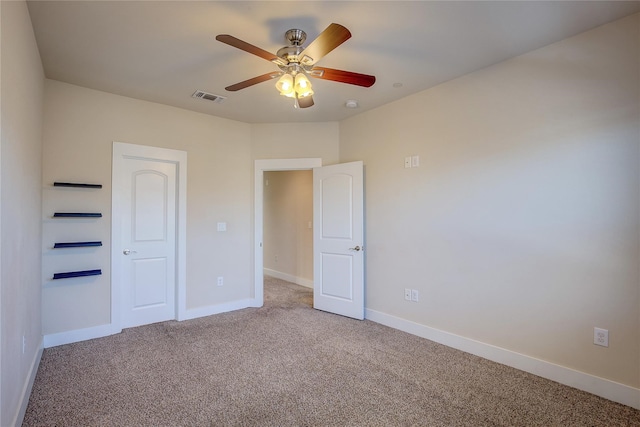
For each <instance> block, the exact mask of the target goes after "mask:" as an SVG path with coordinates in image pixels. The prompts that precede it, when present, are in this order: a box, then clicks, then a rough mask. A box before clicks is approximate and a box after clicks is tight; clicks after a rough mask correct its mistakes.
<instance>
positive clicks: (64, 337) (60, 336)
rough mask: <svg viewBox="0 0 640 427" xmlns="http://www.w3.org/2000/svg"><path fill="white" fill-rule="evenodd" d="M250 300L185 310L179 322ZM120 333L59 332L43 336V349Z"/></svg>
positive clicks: (102, 329) (103, 329)
mask: <svg viewBox="0 0 640 427" xmlns="http://www.w3.org/2000/svg"><path fill="white" fill-rule="evenodd" d="M252 302H253V301H252V300H250V299H244V300H239V301H233V302H229V303H224V304H216V305H211V306H206V307H199V308H192V309H188V310H185V312H184V314H183V315H182V316H181V318H180V319H178V320H179V321H182V320H189V319H196V318H198V317H204V316H211V315H212V314H219V313H226V312H227V311H233V310H240V309H242V308H247V307H251V306H252V305H251V304H252ZM120 332H122V329H119V328H116V327H115V325H112V324H106V325H100V326H94V327H91V328H85V329H77V330H73V331H66V332H59V333H57V334H49V335H45V336H44V348H49V347H56V346H59V345H64V344H71V343H74V342H80V341H86V340H91V339H94V338H102V337H106V336H109V335H114V334H118V333H120Z"/></svg>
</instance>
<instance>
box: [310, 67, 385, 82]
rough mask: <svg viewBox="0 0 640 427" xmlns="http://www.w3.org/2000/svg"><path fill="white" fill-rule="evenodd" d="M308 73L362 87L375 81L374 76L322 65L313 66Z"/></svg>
mask: <svg viewBox="0 0 640 427" xmlns="http://www.w3.org/2000/svg"><path fill="white" fill-rule="evenodd" d="M309 75H310V76H311V77H315V78H317V79H324V80H332V81H334V82H340V83H347V84H350V85H357V86H364V87H371V86H373V84H374V83H375V82H376V77H375V76H370V75H368V74H360V73H353V72H351V71H344V70H335V69H333V68H324V67H313V68H312V69H311V72H310V73H309Z"/></svg>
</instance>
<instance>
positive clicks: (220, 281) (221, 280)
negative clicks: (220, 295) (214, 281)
mask: <svg viewBox="0 0 640 427" xmlns="http://www.w3.org/2000/svg"><path fill="white" fill-rule="evenodd" d="M222 285H224V277H222V276H218V286H222Z"/></svg>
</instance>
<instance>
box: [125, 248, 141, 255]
mask: <svg viewBox="0 0 640 427" xmlns="http://www.w3.org/2000/svg"><path fill="white" fill-rule="evenodd" d="M122 253H123V254H125V255H129V254H137V253H138V251H131V250H129V249H125V250H124V251H122Z"/></svg>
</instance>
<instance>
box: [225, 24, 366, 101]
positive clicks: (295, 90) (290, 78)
mask: <svg viewBox="0 0 640 427" xmlns="http://www.w3.org/2000/svg"><path fill="white" fill-rule="evenodd" d="M350 37H351V33H350V32H349V30H347V29H346V28H345V27H343V26H342V25H340V24H331V25H329V26H328V27H327V28H326V29H325V30H324V31H323V32H322V33H320V35H319V36H318V37H317V38H316V39H315V40H314V41H313V42H311V44H309V45H308V46H307V47H303V46H302V44H303V43H304V42H305V40H306V39H307V34H306V33H305V32H304V31H302V30H298V29H291V30H289V31H287V32H286V33H285V39H286V40H287V41H288V42H289V46H285V47H283V48H282V49H279V50H278V52H276V54H275V55H274V54H273V53H271V52H267V51H266V50H263V49H260V48H259V47H256V46H253V45H252V44H249V43H247V42H245V41H242V40H240V39H238V38H236V37H233V36H230V35H229V34H220V35H218V36H216V40H218V41H220V42H222V43H226V44H228V45H229V46H233V47H235V48H238V49H240V50H244V51H245V52H249V53H251V54H253V55H256V56H259V57H260V58H264V59H266V60H267V61H271V62H273V63H274V64H276V65H277V66H278V68H280V71H275V72H271V73H266V74H263V75H261V76H257V77H254V78H251V79H249V80H245V81H242V82H240V83H236V84H234V85H231V86H227V87H226V88H225V89H226V90H228V91H237V90H240V89H244V88H247V87H249V86H253V85H255V84H258V83H262V82H265V81H267V80H271V79H275V78H277V77H279V79H278V82H277V83H276V88H277V89H278V91H279V92H280V94H281V95H284V96H286V97H290V98H294V99H295V106H296V107H300V108H307V107H311V106H312V105H313V93H314V92H313V89H312V87H311V82H310V81H309V79H308V76H310V77H314V78H317V79H323V80H332V81H335V82H341V83H347V84H351V85H357V86H363V87H371V86H372V85H373V84H374V83H375V82H376V78H375V76H370V75H367V74H360V73H353V72H351V71H343V70H336V69H333V68H324V67H317V66H316V65H315V64H316V63H317V62H318V61H319V60H320V59H322V58H323V57H324V56H325V55H326V54H328V53H329V52H331V51H332V50H333V49H335V48H336V47H338V46H340V45H341V44H342V43H344V42H345V41H347V40H348V39H349V38H350Z"/></svg>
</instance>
